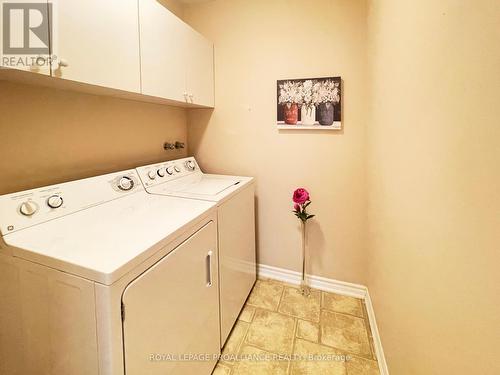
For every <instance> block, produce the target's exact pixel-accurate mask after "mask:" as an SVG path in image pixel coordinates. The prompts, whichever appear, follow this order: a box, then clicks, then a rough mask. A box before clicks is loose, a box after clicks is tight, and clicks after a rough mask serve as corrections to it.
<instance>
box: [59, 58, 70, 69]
mask: <svg viewBox="0 0 500 375" xmlns="http://www.w3.org/2000/svg"><path fill="white" fill-rule="evenodd" d="M59 66H62V67H67V66H69V62H68V60H66V59H60V60H59Z"/></svg>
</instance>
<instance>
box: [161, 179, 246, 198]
mask: <svg viewBox="0 0 500 375" xmlns="http://www.w3.org/2000/svg"><path fill="white" fill-rule="evenodd" d="M240 182H241V180H240V179H238V178H237V177H232V176H224V177H222V176H213V175H204V174H197V175H191V176H187V177H183V178H180V179H177V180H174V181H171V182H167V183H165V185H164V191H165V192H169V193H186V194H199V195H217V194H220V193H221V192H223V191H224V190H226V189H227V188H229V187H231V186H234V185H237V184H239V183H240Z"/></svg>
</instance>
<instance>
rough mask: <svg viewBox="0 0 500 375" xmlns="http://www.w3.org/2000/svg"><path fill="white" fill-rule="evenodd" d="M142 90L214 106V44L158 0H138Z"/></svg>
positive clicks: (164, 97) (147, 92)
mask: <svg viewBox="0 0 500 375" xmlns="http://www.w3.org/2000/svg"><path fill="white" fill-rule="evenodd" d="M139 23H140V41H141V77H142V93H143V94H144V95H150V96H155V97H159V98H163V99H168V100H174V101H177V102H183V103H188V104H193V105H200V106H206V107H213V105H214V99H213V97H214V77H213V74H214V73H213V71H214V65H213V45H212V43H211V42H209V41H208V40H206V39H205V38H204V37H203V36H201V35H200V34H198V33H197V32H196V31H194V30H193V29H192V28H191V27H189V26H188V25H186V24H185V23H184V22H183V21H181V20H180V19H179V18H177V17H176V16H175V15H174V14H173V13H171V12H170V11H169V10H167V9H166V8H165V7H163V6H162V5H161V4H160V3H159V2H158V1H156V0H139Z"/></svg>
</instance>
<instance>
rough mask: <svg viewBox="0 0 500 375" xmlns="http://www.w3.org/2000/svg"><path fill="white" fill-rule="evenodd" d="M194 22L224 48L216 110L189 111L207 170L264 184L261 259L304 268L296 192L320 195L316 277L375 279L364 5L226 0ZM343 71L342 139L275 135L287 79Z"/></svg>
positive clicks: (199, 12)
mask: <svg viewBox="0 0 500 375" xmlns="http://www.w3.org/2000/svg"><path fill="white" fill-rule="evenodd" d="M184 14H185V18H186V21H187V22H188V23H190V24H191V25H192V26H193V27H194V28H196V29H198V30H199V31H200V32H201V33H203V34H205V35H206V36H207V37H208V38H210V39H212V40H213V41H214V43H215V46H216V93H215V102H216V109H215V110H214V111H213V114H211V113H210V112H207V111H196V112H191V113H190V115H189V119H188V123H189V128H188V129H189V131H188V133H189V142H190V152H193V153H194V154H195V156H197V157H198V158H199V161H200V163H201V165H202V167H204V168H205V169H206V170H208V171H210V172H220V173H233V174H234V173H239V174H247V175H251V176H255V177H256V178H257V183H258V188H257V202H258V207H257V209H258V211H257V213H258V228H257V229H258V260H259V262H260V263H264V264H268V265H272V266H277V267H283V268H287V269H293V270H296V271H299V270H300V265H301V263H300V232H299V222H298V220H297V219H296V218H295V216H294V215H293V214H292V212H291V209H292V206H291V194H292V192H293V190H294V189H295V188H296V187H299V186H304V187H306V188H307V189H309V190H310V192H311V194H312V200H313V203H312V205H311V206H310V210H311V212H313V213H315V214H316V215H317V220H313V221H312V222H311V225H310V244H309V249H310V252H311V259H312V264H311V267H310V271H311V272H312V273H313V274H315V275H320V276H326V277H331V278H335V279H340V280H345V281H352V282H359V283H364V282H365V276H366V241H365V233H366V204H365V167H364V164H365V111H363V110H362V109H363V108H364V107H365V91H366V69H365V62H366V61H365V60H366V55H365V52H366V48H365V47H366V45H365V38H366V33H365V31H366V30H365V29H366V6H365V2H364V1H349V0H345V1H331V0H330V1H329V0H318V1H314V2H311V1H309V0H293V1H289V0H279V1H267V0H254V1H246V0H226V1H224V0H218V1H213V2H208V3H203V4H196V5H193V6H187V7H186V9H185V12H184ZM340 74H341V75H342V78H343V79H344V80H345V86H344V87H345V95H344V103H345V105H344V112H343V116H344V117H343V125H344V129H345V130H344V131H342V132H328V131H323V132H307V131H306V132H303V131H298V132H297V131H288V132H287V131H282V132H278V130H277V129H276V126H275V123H276V80H278V79H286V78H304V77H314V76H319V77H324V76H335V75H340Z"/></svg>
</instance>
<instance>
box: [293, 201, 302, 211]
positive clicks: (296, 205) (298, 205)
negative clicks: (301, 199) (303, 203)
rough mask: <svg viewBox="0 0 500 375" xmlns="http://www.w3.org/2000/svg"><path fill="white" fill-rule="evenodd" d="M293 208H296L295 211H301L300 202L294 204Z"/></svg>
mask: <svg viewBox="0 0 500 375" xmlns="http://www.w3.org/2000/svg"><path fill="white" fill-rule="evenodd" d="M293 208H294V209H295V211H297V212H300V204H298V203H295V204H294V205H293Z"/></svg>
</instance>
